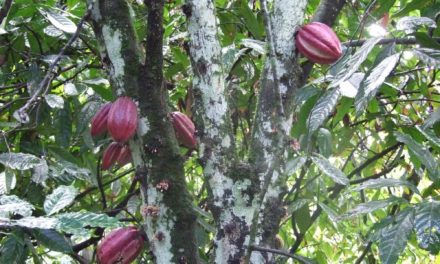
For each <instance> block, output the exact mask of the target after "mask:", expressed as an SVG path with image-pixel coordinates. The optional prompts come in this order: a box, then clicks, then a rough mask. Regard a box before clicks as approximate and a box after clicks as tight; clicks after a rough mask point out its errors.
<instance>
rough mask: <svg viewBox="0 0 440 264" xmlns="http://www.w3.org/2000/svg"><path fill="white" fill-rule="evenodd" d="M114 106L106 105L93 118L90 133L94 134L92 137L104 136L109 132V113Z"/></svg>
mask: <svg viewBox="0 0 440 264" xmlns="http://www.w3.org/2000/svg"><path fill="white" fill-rule="evenodd" d="M111 106H112V103H106V104H104V105H103V106H102V107H101V108H100V109H99V110H98V112H96V114H95V115H94V116H93V118H92V120H91V121H90V123H91V128H90V133H91V134H92V137H95V136H97V135H101V134H104V133H105V132H107V118H108V112H109V111H110V108H111Z"/></svg>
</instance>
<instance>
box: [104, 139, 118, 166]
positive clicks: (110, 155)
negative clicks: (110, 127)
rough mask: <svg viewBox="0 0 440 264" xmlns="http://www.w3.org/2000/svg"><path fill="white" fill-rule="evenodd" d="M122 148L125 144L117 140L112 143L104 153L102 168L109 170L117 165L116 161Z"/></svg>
mask: <svg viewBox="0 0 440 264" xmlns="http://www.w3.org/2000/svg"><path fill="white" fill-rule="evenodd" d="M122 149H123V146H122V145H121V144H119V143H117V142H112V143H110V145H108V147H107V148H106V149H105V150H104V154H103V155H102V163H101V168H102V169H103V170H108V169H110V168H111V167H112V166H113V165H115V163H116V161H117V160H118V159H119V156H120V154H121V152H122Z"/></svg>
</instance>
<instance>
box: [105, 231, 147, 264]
mask: <svg viewBox="0 0 440 264" xmlns="http://www.w3.org/2000/svg"><path fill="white" fill-rule="evenodd" d="M143 247H144V238H143V236H142V234H141V232H139V231H138V230H137V228H136V227H134V226H132V227H124V228H119V229H116V230H113V231H112V232H110V233H109V234H108V235H106V236H105V237H104V239H103V240H102V241H101V243H100V244H99V246H98V249H97V257H98V263H100V264H114V263H120V264H129V263H131V262H133V260H135V259H136V258H137V257H138V256H139V254H140V253H141V251H142V249H143Z"/></svg>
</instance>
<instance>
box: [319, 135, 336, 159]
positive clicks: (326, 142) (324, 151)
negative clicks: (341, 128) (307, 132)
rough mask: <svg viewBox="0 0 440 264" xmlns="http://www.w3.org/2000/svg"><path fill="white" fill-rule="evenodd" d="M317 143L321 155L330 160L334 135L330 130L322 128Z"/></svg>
mask: <svg viewBox="0 0 440 264" xmlns="http://www.w3.org/2000/svg"><path fill="white" fill-rule="evenodd" d="M316 143H317V144H318V148H319V153H320V154H321V155H322V156H324V157H326V158H328V157H330V155H331V154H332V151H333V149H332V146H333V142H332V134H331V132H330V131H329V130H328V129H325V128H320V129H319V130H318V136H317V137H316Z"/></svg>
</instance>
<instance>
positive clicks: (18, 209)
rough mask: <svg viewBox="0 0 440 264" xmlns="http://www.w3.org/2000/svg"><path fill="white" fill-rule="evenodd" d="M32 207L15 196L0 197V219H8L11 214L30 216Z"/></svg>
mask: <svg viewBox="0 0 440 264" xmlns="http://www.w3.org/2000/svg"><path fill="white" fill-rule="evenodd" d="M33 210H34V206H33V205H32V204H30V203H28V202H26V201H23V200H22V199H20V198H18V197H17V196H15V195H10V196H7V195H2V196H0V217H5V218H9V217H10V216H11V215H12V214H19V215H21V216H30V215H32V211H33Z"/></svg>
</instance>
